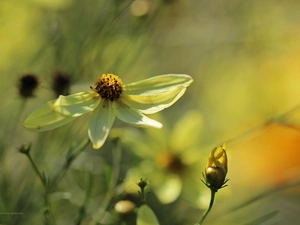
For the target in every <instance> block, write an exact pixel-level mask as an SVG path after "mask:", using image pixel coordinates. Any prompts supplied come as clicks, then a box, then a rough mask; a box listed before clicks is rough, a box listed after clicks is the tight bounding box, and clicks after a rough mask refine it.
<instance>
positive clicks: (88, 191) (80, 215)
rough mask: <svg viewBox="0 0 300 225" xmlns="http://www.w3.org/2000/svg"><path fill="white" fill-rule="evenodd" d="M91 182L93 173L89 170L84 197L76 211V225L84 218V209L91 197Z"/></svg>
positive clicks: (92, 181)
mask: <svg viewBox="0 0 300 225" xmlns="http://www.w3.org/2000/svg"><path fill="white" fill-rule="evenodd" d="M93 183H94V177H93V174H92V173H91V172H89V173H88V178H87V181H86V189H85V198H84V201H83V204H82V205H81V207H80V208H79V213H78V216H77V219H76V222H75V224H76V225H80V224H81V222H82V220H83V219H84V216H85V214H86V209H87V206H88V203H89V200H90V197H91V192H92V187H93Z"/></svg>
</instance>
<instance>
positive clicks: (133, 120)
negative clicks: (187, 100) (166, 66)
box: [23, 74, 193, 149]
mask: <svg viewBox="0 0 300 225" xmlns="http://www.w3.org/2000/svg"><path fill="white" fill-rule="evenodd" d="M192 82H193V79H192V78H191V77H190V76H188V75H183V74H168V75H160V76H156V77H152V78H149V79H145V80H141V81H138V82H135V83H131V84H127V85H123V83H122V81H121V79H120V78H119V77H118V76H116V75H113V74H103V75H102V77H100V78H98V79H97V81H96V82H95V85H94V87H91V90H90V91H88V92H80V93H76V94H72V95H69V96H63V95H60V96H59V98H58V99H56V100H52V101H49V102H48V103H46V104H44V105H42V106H40V107H39V108H37V109H36V110H35V111H33V112H32V113H31V114H30V115H29V116H28V117H27V119H26V120H25V121H24V123H23V125H24V127H25V128H27V129H28V130H31V131H47V130H52V129H55V128H58V127H61V126H63V125H64V124H66V123H68V122H70V121H72V120H73V119H75V118H76V117H78V116H81V115H83V114H86V113H90V117H89V122H88V135H89V138H90V140H91V142H92V143H93V147H94V148H95V149H98V148H100V147H101V146H102V145H103V144H104V142H105V140H106V138H107V136H108V133H109V131H110V129H111V127H112V124H113V122H114V120H115V117H118V118H119V119H120V120H122V121H124V122H126V123H129V124H133V125H138V126H149V127H155V128H161V127H162V124H161V123H160V122H158V121H156V120H153V119H150V118H149V117H147V116H145V115H144V114H152V113H156V112H159V111H161V110H163V109H165V108H168V107H169V106H171V105H172V104H174V103H175V102H176V101H177V100H178V99H179V98H180V97H181V96H182V95H183V94H184V92H185V90H186V88H187V87H188V86H189V85H190V84H191V83H192Z"/></svg>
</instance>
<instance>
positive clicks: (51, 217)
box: [25, 152, 55, 225]
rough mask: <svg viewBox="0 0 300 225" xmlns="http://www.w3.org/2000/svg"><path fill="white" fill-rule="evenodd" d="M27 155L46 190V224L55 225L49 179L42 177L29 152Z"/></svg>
mask: <svg viewBox="0 0 300 225" xmlns="http://www.w3.org/2000/svg"><path fill="white" fill-rule="evenodd" d="M25 155H26V156H27V158H28V159H29V161H30V163H31V166H32V168H33V170H34V172H35V173H36V174H37V175H38V177H39V179H40V181H41V182H42V185H43V187H44V189H45V194H44V198H45V205H46V210H45V212H44V215H45V217H46V224H47V225H48V224H49V225H54V224H55V219H54V215H53V214H52V210H51V205H50V201H49V187H48V184H47V179H46V177H45V175H42V173H41V172H40V170H39V169H38V167H37V165H36V164H35V162H34V161H33V159H32V157H31V155H30V153H29V152H27V153H25Z"/></svg>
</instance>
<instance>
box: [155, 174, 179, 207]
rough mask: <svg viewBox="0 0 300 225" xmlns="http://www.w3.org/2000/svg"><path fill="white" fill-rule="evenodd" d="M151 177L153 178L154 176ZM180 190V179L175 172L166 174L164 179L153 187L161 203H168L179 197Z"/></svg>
mask: <svg viewBox="0 0 300 225" xmlns="http://www.w3.org/2000/svg"><path fill="white" fill-rule="evenodd" d="M152 179H155V176H154V177H153V178H152ZM181 190H182V181H181V179H180V178H179V177H178V176H177V175H175V174H174V175H171V174H168V175H166V177H165V179H164V180H163V181H162V182H161V183H160V184H159V185H157V186H156V187H155V190H154V191H155V194H156V195H157V197H158V199H159V200H160V201H161V202H162V203H164V204H168V203H171V202H174V201H175V200H176V199H177V198H178V197H179V195H180V194H181Z"/></svg>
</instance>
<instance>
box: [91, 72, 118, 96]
mask: <svg viewBox="0 0 300 225" xmlns="http://www.w3.org/2000/svg"><path fill="white" fill-rule="evenodd" d="M91 89H92V90H94V91H95V92H97V93H98V94H99V95H100V96H101V97H102V98H106V99H109V100H111V101H114V100H116V99H118V98H119V97H120V96H121V94H122V92H123V83H122V81H121V79H120V78H119V77H118V76H116V75H114V74H103V75H102V77H100V78H98V79H97V81H96V82H95V88H93V87H91Z"/></svg>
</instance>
